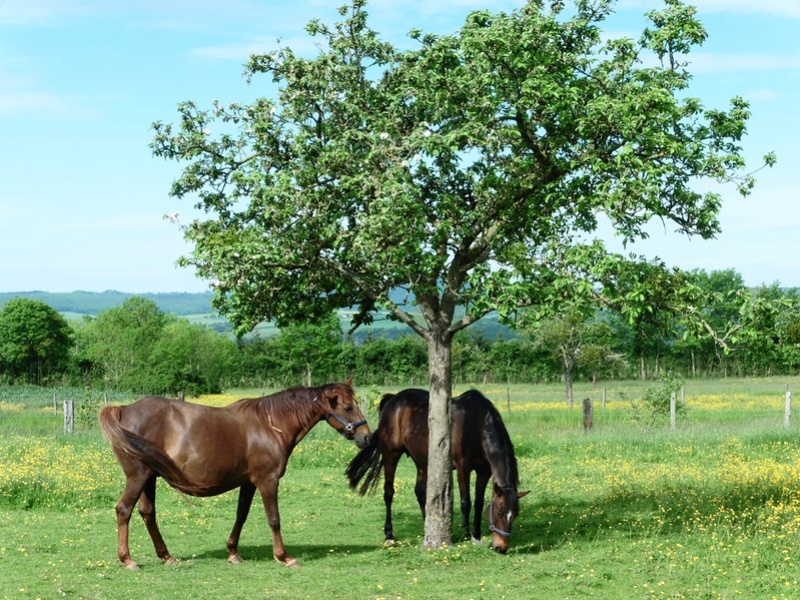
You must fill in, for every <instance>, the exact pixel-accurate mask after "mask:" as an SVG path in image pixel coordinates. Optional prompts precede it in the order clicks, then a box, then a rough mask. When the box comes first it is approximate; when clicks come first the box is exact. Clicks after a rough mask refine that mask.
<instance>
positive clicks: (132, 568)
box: [125, 561, 141, 571]
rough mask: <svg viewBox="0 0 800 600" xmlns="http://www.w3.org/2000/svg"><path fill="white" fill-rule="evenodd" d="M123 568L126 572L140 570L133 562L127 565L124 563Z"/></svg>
mask: <svg viewBox="0 0 800 600" xmlns="http://www.w3.org/2000/svg"><path fill="white" fill-rule="evenodd" d="M125 568H126V569H128V571H141V569H140V568H139V565H137V564H136V563H135V562H133V561H131V562H129V563H125Z"/></svg>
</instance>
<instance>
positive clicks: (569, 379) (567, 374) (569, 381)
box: [564, 369, 574, 408]
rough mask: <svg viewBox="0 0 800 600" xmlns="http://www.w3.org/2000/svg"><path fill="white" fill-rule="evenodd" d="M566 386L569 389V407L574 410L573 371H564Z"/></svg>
mask: <svg viewBox="0 0 800 600" xmlns="http://www.w3.org/2000/svg"><path fill="white" fill-rule="evenodd" d="M564 385H565V386H566V389H567V406H569V407H570V408H572V405H573V404H574V402H573V396H572V370H571V369H564Z"/></svg>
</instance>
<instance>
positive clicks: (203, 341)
mask: <svg viewBox="0 0 800 600" xmlns="http://www.w3.org/2000/svg"><path fill="white" fill-rule="evenodd" d="M236 352H237V348H236V343H235V342H234V341H233V340H231V339H229V338H227V337H225V336H223V335H220V334H218V333H217V332H216V331H214V330H212V329H207V328H206V327H202V326H200V325H194V324H192V323H190V322H189V321H187V320H186V319H175V320H174V321H172V322H170V323H167V324H166V325H165V326H164V330H163V332H162V334H161V335H160V336H159V338H158V340H157V341H156V343H155V345H154V346H153V350H152V353H151V354H150V356H149V357H148V359H147V365H148V373H149V375H150V376H149V377H148V380H149V381H150V383H149V385H148V388H147V389H148V390H149V391H152V392H157V393H162V394H176V393H177V392H179V391H184V392H185V393H186V394H187V395H194V396H197V395H199V394H218V393H220V392H221V391H222V389H223V386H224V384H225V383H226V382H228V381H230V373H231V371H232V370H233V368H232V367H233V364H234V362H235V359H236Z"/></svg>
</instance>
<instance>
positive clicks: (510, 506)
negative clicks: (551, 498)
mask: <svg viewBox="0 0 800 600" xmlns="http://www.w3.org/2000/svg"><path fill="white" fill-rule="evenodd" d="M527 494H528V492H517V491H516V490H515V489H514V488H511V487H501V486H499V485H497V483H495V484H494V494H493V496H492V501H491V502H489V506H488V508H487V509H486V513H487V514H486V516H487V518H488V519H489V531H491V532H492V550H494V551H495V552H499V553H500V554H505V553H506V552H508V540H509V538H510V537H511V526H512V525H513V524H514V519H516V518H517V515H518V514H519V499H520V498H522V497H523V496H526V495H527Z"/></svg>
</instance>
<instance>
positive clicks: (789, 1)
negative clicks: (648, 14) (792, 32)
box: [618, 0, 800, 18]
mask: <svg viewBox="0 0 800 600" xmlns="http://www.w3.org/2000/svg"><path fill="white" fill-rule="evenodd" d="M690 4H693V5H694V6H696V7H697V9H698V11H699V12H700V13H701V14H702V13H711V12H724V13H736V14H762V15H774V16H779V17H797V18H800V0H693V1H692V2H690ZM663 6H664V4H663V3H662V2H659V1H657V0H620V2H619V5H618V7H619V8H620V9H637V10H660V9H661V8H663Z"/></svg>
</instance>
